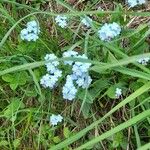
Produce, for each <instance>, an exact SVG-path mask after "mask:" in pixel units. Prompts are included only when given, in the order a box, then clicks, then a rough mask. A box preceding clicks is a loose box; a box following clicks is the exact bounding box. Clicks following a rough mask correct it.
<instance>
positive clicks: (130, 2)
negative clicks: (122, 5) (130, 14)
mask: <svg viewBox="0 0 150 150" xmlns="http://www.w3.org/2000/svg"><path fill="white" fill-rule="evenodd" d="M127 3H128V5H129V6H130V7H134V6H136V5H138V1H137V0H127Z"/></svg>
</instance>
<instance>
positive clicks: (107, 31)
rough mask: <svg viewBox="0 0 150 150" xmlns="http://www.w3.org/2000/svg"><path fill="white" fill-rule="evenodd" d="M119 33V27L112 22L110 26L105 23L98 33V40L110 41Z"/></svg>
mask: <svg viewBox="0 0 150 150" xmlns="http://www.w3.org/2000/svg"><path fill="white" fill-rule="evenodd" d="M120 32H121V27H120V26H119V25H118V24H117V23H115V22H113V23H111V24H108V23H105V24H104V25H103V26H102V27H101V29H100V30H99V31H98V35H99V38H100V39H101V40H102V41H110V40H112V39H113V38H114V37H116V36H118V35H119V34H120Z"/></svg>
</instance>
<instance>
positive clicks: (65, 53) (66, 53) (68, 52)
mask: <svg viewBox="0 0 150 150" xmlns="http://www.w3.org/2000/svg"><path fill="white" fill-rule="evenodd" d="M77 55H78V52H76V51H73V50H68V51H66V52H64V53H63V57H64V58H65V57H72V58H73V57H75V56H77ZM72 63H73V61H64V64H65V65H67V64H68V65H72Z"/></svg>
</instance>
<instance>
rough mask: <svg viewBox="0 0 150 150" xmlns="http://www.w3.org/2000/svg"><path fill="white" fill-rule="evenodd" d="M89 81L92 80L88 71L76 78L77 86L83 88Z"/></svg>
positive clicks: (87, 85)
mask: <svg viewBox="0 0 150 150" xmlns="http://www.w3.org/2000/svg"><path fill="white" fill-rule="evenodd" d="M91 82H92V78H91V77H90V76H89V75H88V73H85V74H83V75H82V76H79V77H78V79H77V80H76V83H77V85H78V86H79V87H82V88H83V89H85V88H87V87H89V85H90V84H91Z"/></svg>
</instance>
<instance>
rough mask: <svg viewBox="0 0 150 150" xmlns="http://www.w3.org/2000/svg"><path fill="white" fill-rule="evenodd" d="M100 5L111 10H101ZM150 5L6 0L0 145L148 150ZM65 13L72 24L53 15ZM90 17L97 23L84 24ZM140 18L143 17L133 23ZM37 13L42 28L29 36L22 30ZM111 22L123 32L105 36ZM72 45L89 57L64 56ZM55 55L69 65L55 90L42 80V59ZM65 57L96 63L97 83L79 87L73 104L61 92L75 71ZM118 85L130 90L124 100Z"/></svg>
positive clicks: (0, 52) (1, 6)
mask: <svg viewBox="0 0 150 150" xmlns="http://www.w3.org/2000/svg"><path fill="white" fill-rule="evenodd" d="M112 5H113V8H114V9H113V10H112V7H111V6H112ZM98 6H101V7H102V8H103V9H104V11H100V10H97V7H98ZM144 7H146V8H145V9H144ZM147 7H148V6H138V7H135V8H133V9H129V8H128V6H127V5H125V4H124V3H123V1H111V2H110V1H104V2H102V1H98V0H93V1H85V2H83V1H78V2H75V4H74V5H72V4H70V3H67V2H66V1H63V0H54V1H47V0H35V1H32V2H28V1H26V0H23V1H21V2H19V1H17V0H14V1H11V0H1V1H0V22H1V26H0V102H1V105H0V149H4V150H5V149H6V150H7V149H8V150H14V149H16V150H17V149H26V150H28V149H37V150H40V149H45V150H47V149H49V150H58V149H60V150H61V149H62V150H63V149H64V150H71V149H76V150H81V149H92V150H100V149H105V150H113V149H117V150H120V149H130V150H135V149H138V150H148V149H149V147H150V144H149V139H150V110H149V109H150V104H149V102H150V101H149V100H150V98H149V95H150V63H149V64H148V65H146V66H144V65H141V64H139V63H138V62H137V60H138V59H139V58H142V57H150V46H149V42H148V40H147V38H148V36H149V35H150V29H149V23H148V22H147V20H148V17H150V13H149V12H148V10H149V8H147ZM58 14H63V15H66V16H68V17H69V20H70V21H69V26H68V28H66V29H61V28H60V27H58V26H57V24H56V23H55V20H54V17H55V16H57V15H58ZM90 15H91V16H90ZM83 16H90V17H92V18H93V20H94V23H93V24H92V26H91V28H90V29H87V28H85V27H84V26H82V24H81V23H80V17H83ZM134 17H136V19H137V20H133V22H131V24H130V26H128V23H129V22H130V21H131V20H132V19H133V18H134ZM143 18H144V19H145V20H144V19H143ZM33 19H34V20H37V21H38V22H39V25H40V28H41V33H40V35H39V39H38V40H37V41H36V42H26V41H22V40H21V39H20V31H21V30H22V29H23V28H24V27H25V24H26V23H27V22H28V21H30V20H33ZM143 20H144V21H143ZM134 21H135V22H134ZM104 22H117V23H119V24H120V25H121V26H122V32H121V35H120V36H118V37H117V38H115V39H114V40H112V41H111V42H102V41H101V40H100V39H99V38H98V35H97V31H98V29H99V28H100V27H101V26H102V25H103V23H104ZM134 23H136V26H132V24H133V25H134ZM126 41H127V44H124V42H126ZM68 49H69V50H76V51H78V52H79V53H80V54H83V53H85V54H87V56H88V58H89V59H88V60H85V59H79V58H62V53H63V52H64V51H66V50H68ZM48 53H54V54H55V55H57V56H58V59H57V60H58V61H59V62H60V63H61V66H60V68H61V69H62V70H63V71H64V74H63V77H62V78H61V79H60V81H59V82H58V85H57V88H55V89H54V90H49V89H45V88H43V87H42V86H41V85H40V79H41V77H42V76H43V75H44V74H45V73H46V69H45V61H44V59H43V58H44V56H45V55H46V54H48ZM64 60H73V61H80V62H83V63H86V62H90V63H91V64H92V67H91V68H90V70H89V74H90V75H91V77H92V79H93V81H92V84H91V85H90V87H88V88H86V89H85V90H81V89H79V92H78V94H77V96H76V99H75V100H74V101H73V102H69V101H66V100H63V98H62V92H61V91H62V86H63V84H64V83H65V78H66V75H67V74H68V73H70V68H69V67H66V66H64V65H62V64H63V61H64ZM116 87H120V88H121V89H122V90H123V95H122V97H121V98H120V99H116V98H115V89H116ZM51 114H61V115H62V116H63V117H64V120H63V122H62V123H59V124H58V125H57V126H54V127H53V126H51V125H50V123H49V117H50V116H51Z"/></svg>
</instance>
